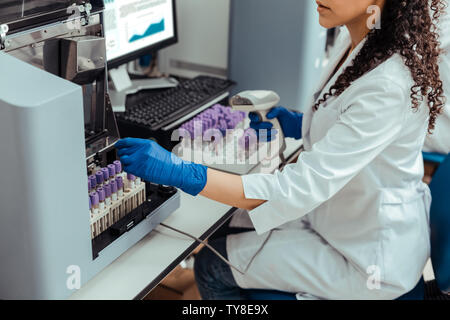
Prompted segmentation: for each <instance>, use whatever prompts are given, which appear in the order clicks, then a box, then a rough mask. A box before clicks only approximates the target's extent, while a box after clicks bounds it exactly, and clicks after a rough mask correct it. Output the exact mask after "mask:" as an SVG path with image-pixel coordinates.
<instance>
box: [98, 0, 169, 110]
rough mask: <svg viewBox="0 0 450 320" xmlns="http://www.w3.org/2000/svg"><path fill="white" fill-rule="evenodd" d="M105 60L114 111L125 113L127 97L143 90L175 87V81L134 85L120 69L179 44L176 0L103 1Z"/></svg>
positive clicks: (135, 81) (138, 81)
mask: <svg viewBox="0 0 450 320" xmlns="http://www.w3.org/2000/svg"><path fill="white" fill-rule="evenodd" d="M104 4H105V11H104V26H105V40H106V56H107V59H108V68H109V70H110V71H109V75H110V79H111V83H112V86H111V88H110V90H109V92H110V98H111V103H112V107H113V110H114V111H116V112H123V111H125V102H126V98H127V95H129V94H133V93H136V92H138V91H140V90H147V89H155V88H166V87H174V86H176V85H177V82H176V80H174V79H172V78H163V79H141V80H133V81H131V79H130V76H129V74H128V72H127V68H126V67H125V66H122V67H120V66H121V65H123V64H125V63H128V62H131V61H134V60H136V59H137V58H139V57H141V56H143V55H145V54H148V53H154V52H156V51H157V50H159V49H162V48H165V47H167V46H170V45H172V44H175V43H177V41H178V35H177V23H176V9H175V0H104Z"/></svg>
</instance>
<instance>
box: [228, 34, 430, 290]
mask: <svg viewBox="0 0 450 320" xmlns="http://www.w3.org/2000/svg"><path fill="white" fill-rule="evenodd" d="M341 37H344V38H343V39H341V41H339V42H338V43H340V45H338V46H337V47H336V48H334V53H333V54H332V55H331V56H332V57H333V58H332V60H330V62H329V64H328V65H327V66H326V67H325V70H324V74H323V76H322V80H321V82H320V86H319V87H318V88H322V87H323V86H324V85H325V84H326V81H327V79H328V78H329V76H330V75H331V72H332V71H333V70H334V69H335V67H336V66H337V63H338V62H339V61H340V59H341V57H342V56H343V55H344V53H345V52H346V50H347V48H348V47H349V46H350V37H349V35H348V33H347V32H344V33H342V34H341ZM362 45H363V43H361V44H360V45H359V46H358V47H357V48H356V49H355V50H354V51H353V52H352V54H351V56H350V58H349V59H347V61H346V62H345V63H344V65H343V66H342V67H341V68H340V69H339V70H338V72H337V73H336V74H335V76H334V77H333V78H332V79H331V81H330V82H328V84H326V86H325V90H327V91H328V88H329V86H330V85H331V84H333V83H334V82H335V79H336V78H337V76H338V75H339V74H341V73H342V71H343V69H344V68H345V67H346V66H348V65H349V63H351V61H352V60H353V58H354V57H355V55H356V54H357V53H358V52H359V50H360V49H361V47H362ZM412 84H413V81H412V78H411V75H410V72H409V70H408V69H407V68H406V67H405V65H404V64H403V60H402V58H401V57H400V56H398V55H396V56H393V57H392V58H390V59H389V60H387V61H386V62H384V63H383V64H382V65H380V66H379V67H377V68H376V69H374V70H372V71H371V72H369V73H368V74H366V75H364V76H363V77H361V78H360V79H359V80H357V81H355V82H354V83H353V84H352V85H351V86H350V87H349V88H348V89H347V90H346V91H345V92H344V93H343V94H342V95H341V96H340V97H337V98H335V97H333V98H330V99H329V100H328V102H327V104H326V107H324V106H321V107H320V109H319V110H318V111H316V112H312V111H311V109H310V108H309V109H310V110H309V111H307V112H306V113H305V115H304V119H303V129H302V130H303V139H304V148H305V151H304V152H303V153H302V154H301V155H300V157H299V160H298V162H297V163H296V164H292V165H289V166H287V167H286V168H285V169H284V170H283V171H282V172H277V173H275V174H273V175H269V174H255V175H247V176H244V177H243V185H244V192H245V196H246V198H248V199H264V200H267V202H266V203H265V204H263V205H261V206H260V207H258V208H256V209H255V210H253V211H251V212H250V213H246V212H243V213H241V214H239V215H237V216H236V217H235V218H234V219H233V220H232V222H231V224H232V226H245V220H246V219H249V218H250V220H251V224H252V225H253V226H254V228H255V229H256V232H247V233H243V234H238V235H229V236H228V237H227V252H228V257H229V259H230V261H231V263H233V264H234V265H236V266H238V267H239V268H240V269H241V270H245V269H246V268H247V267H248V265H249V262H250V260H251V259H252V257H253V256H254V255H255V253H256V252H257V251H258V249H259V248H260V247H261V245H262V244H263V242H264V241H265V240H266V238H267V236H268V235H269V234H270V233H268V231H270V230H273V229H275V228H276V230H274V231H273V232H272V234H271V237H270V238H269V240H268V241H267V243H266V245H265V246H264V248H263V249H262V250H261V251H260V253H259V254H258V255H257V256H256V257H255V258H254V261H253V262H252V263H251V265H250V267H249V268H248V271H247V272H246V273H245V275H242V274H240V273H238V272H236V271H235V270H233V275H234V278H235V279H236V281H237V283H238V285H239V286H240V287H243V288H257V289H278V290H281V291H287V292H293V293H299V294H298V295H297V297H299V298H302V297H311V296H312V297H318V298H326V299H393V298H397V297H399V296H401V295H403V294H405V293H406V292H408V291H410V290H411V289H412V288H413V287H414V286H415V285H416V283H417V282H418V281H419V279H420V277H421V274H422V271H423V268H424V266H425V263H426V261H427V259H428V257H429V254H430V245H429V227H428V225H429V224H428V223H429V208H430V202H431V196H430V192H429V189H428V187H427V186H426V185H425V184H423V183H422V181H421V179H422V176H423V162H422V161H423V160H422V156H421V149H422V146H423V143H424V139H425V135H426V129H427V122H428V121H427V120H428V115H427V114H428V111H427V108H426V106H424V105H423V106H422V107H421V108H420V109H419V112H413V109H412V108H411V101H410V88H411V86H412ZM250 220H249V221H247V222H250ZM368 283H369V285H368ZM378 284H379V285H380V287H379V289H378V288H376V287H377V285H378ZM374 287H375V289H374Z"/></svg>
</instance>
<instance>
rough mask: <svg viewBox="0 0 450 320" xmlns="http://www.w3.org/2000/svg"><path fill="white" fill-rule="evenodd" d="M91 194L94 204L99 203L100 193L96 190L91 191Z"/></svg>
mask: <svg viewBox="0 0 450 320" xmlns="http://www.w3.org/2000/svg"><path fill="white" fill-rule="evenodd" d="M89 196H90V198H91V203H92V206H96V205H98V203H99V197H98V193H97V192H95V191H94V192H91V194H90V195H89Z"/></svg>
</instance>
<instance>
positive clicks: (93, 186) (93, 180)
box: [89, 175, 97, 189]
mask: <svg viewBox="0 0 450 320" xmlns="http://www.w3.org/2000/svg"><path fill="white" fill-rule="evenodd" d="M89 181H90V182H91V189H94V188H95V186H96V185H97V178H96V177H95V176H94V175H92V176H89Z"/></svg>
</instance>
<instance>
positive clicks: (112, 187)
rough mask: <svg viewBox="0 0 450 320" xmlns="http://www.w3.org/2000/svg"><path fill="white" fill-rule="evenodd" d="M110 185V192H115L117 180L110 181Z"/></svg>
mask: <svg viewBox="0 0 450 320" xmlns="http://www.w3.org/2000/svg"><path fill="white" fill-rule="evenodd" d="M110 185H111V192H112V193H116V192H117V181H116V180H113V181H111V183H110Z"/></svg>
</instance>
